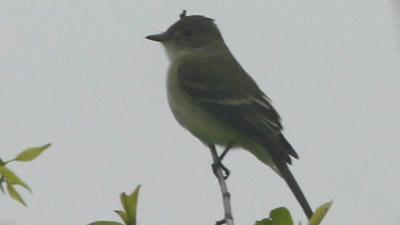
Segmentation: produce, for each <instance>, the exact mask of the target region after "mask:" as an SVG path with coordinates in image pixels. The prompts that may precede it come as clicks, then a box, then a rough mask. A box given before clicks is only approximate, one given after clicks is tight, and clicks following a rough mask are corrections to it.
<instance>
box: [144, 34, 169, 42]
mask: <svg viewBox="0 0 400 225" xmlns="http://www.w3.org/2000/svg"><path fill="white" fill-rule="evenodd" d="M146 38H147V39H149V40H152V41H158V42H161V43H163V42H165V41H168V40H169V38H168V36H167V35H166V34H165V33H162V34H154V35H149V36H147V37H146Z"/></svg>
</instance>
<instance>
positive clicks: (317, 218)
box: [308, 201, 333, 225]
mask: <svg viewBox="0 0 400 225" xmlns="http://www.w3.org/2000/svg"><path fill="white" fill-rule="evenodd" d="M332 203H333V201H329V202H327V203H325V204H323V205H321V206H320V207H318V209H317V210H315V212H314V214H313V215H312V217H311V219H310V221H309V222H308V225H318V224H320V223H321V221H322V219H323V218H324V217H325V215H326V213H327V212H328V210H329V208H330V207H331V206H332Z"/></svg>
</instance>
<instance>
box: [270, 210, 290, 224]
mask: <svg viewBox="0 0 400 225" xmlns="http://www.w3.org/2000/svg"><path fill="white" fill-rule="evenodd" d="M269 217H270V218H271V219H272V225H293V220H292V216H291V215H290V212H289V210H287V209H286V208H284V207H280V208H276V209H274V210H272V211H271V212H270V214H269Z"/></svg>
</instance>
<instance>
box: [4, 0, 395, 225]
mask: <svg viewBox="0 0 400 225" xmlns="http://www.w3.org/2000/svg"><path fill="white" fill-rule="evenodd" d="M182 9H187V10H188V14H189V15H192V14H201V15H207V16H209V17H211V18H214V19H216V23H217V24H218V25H219V27H220V29H221V31H222V33H223V36H224V38H225V40H226V42H227V44H228V46H230V48H231V50H232V52H233V53H234V55H235V56H236V57H237V59H238V60H239V62H241V64H242V66H243V67H244V68H245V69H246V70H247V71H248V72H249V73H250V74H251V75H252V77H253V78H254V79H255V80H256V81H257V82H258V84H259V86H260V87H261V88H262V89H263V90H264V91H265V92H266V94H267V95H268V96H269V97H270V98H271V99H272V100H273V103H274V105H275V107H276V108H277V110H278V111H279V113H280V114H281V116H282V118H283V124H284V126H285V135H286V136H287V138H288V139H289V141H290V142H291V143H292V145H293V146H294V147H295V149H296V150H297V152H298V153H299V155H300V158H301V159H300V160H298V161H295V162H294V165H293V166H292V167H291V168H292V171H293V173H294V174H295V176H296V177H297V179H298V181H299V183H300V185H301V186H302V189H303V191H304V192H305V194H306V196H307V197H308V199H309V201H310V203H311V204H312V206H313V207H317V206H318V205H320V204H322V203H324V202H327V201H329V200H331V199H333V200H334V205H333V207H332V209H331V211H330V212H329V214H328V216H327V218H326V220H325V223H324V224H331V225H333V224H398V222H399V221H400V214H399V206H400V203H399V202H400V193H399V189H400V182H399V180H400V179H399V175H398V172H399V170H400V166H399V164H398V163H399V159H400V157H399V149H400V140H399V133H400V116H399V115H400V114H399V110H400V100H399V99H400V90H399V85H400V76H399V75H400V61H399V59H400V45H399V29H398V28H399V27H400V26H399V25H400V22H399V21H400V20H399V19H400V17H399V15H398V10H399V4H398V1H393V0H391V1H390V0H381V1H375V0H363V1H361V0H353V1H349V0H338V1H330V2H327V1H296V2H292V1H290V2H289V1H261V0H260V1H231V0H229V1H228V0H220V1H177V0H175V1H150V0H149V1H138V0H136V1H122V0H113V1H110V0H108V1H106V0H88V1H76V0H68V1H45V0H37V1H28V0H25V1H22V0H21V1H2V2H1V5H0V30H1V31H0V32H1V35H0V156H1V157H2V159H9V158H11V157H13V156H14V155H15V154H16V153H17V152H19V151H21V150H22V149H24V148H26V147H30V146H38V145H42V144H45V143H48V142H52V143H53V146H52V147H51V148H50V149H49V150H48V151H47V152H45V153H44V154H43V155H42V156H40V158H38V159H37V160H35V161H33V162H31V163H13V164H10V167H11V168H12V169H13V170H14V171H15V172H17V174H19V175H20V176H21V178H23V179H24V180H25V181H26V182H27V183H28V184H29V185H30V187H31V188H32V189H33V191H34V194H33V195H31V194H29V193H28V192H26V191H25V190H22V189H19V190H21V193H22V195H23V197H24V198H25V200H26V202H27V203H28V205H29V207H28V208H25V207H23V206H21V205H20V204H19V203H17V202H15V201H13V200H12V199H11V198H10V197H7V196H4V195H0V224H2V225H9V224H14V225H19V224H21V225H22V224H23V225H30V224H31V225H50V224H60V225H62V224H87V223H89V222H92V221H95V220H100V219H105V220H118V217H117V215H116V214H115V213H114V212H113V210H116V209H120V207H121V206H120V203H119V198H118V195H119V194H120V193H121V192H123V191H125V192H131V191H132V190H133V189H134V188H135V186H136V185H138V184H142V185H143V186H142V191H141V194H140V199H139V201H140V202H139V211H138V220H139V224H213V223H214V221H215V220H217V219H220V218H221V217H222V215H223V212H222V203H221V197H220V193H219V188H218V185H217V181H216V179H215V178H214V176H213V174H212V173H211V169H210V161H211V156H210V154H209V152H208V150H207V149H206V148H205V147H204V146H202V144H201V143H200V142H199V141H198V140H197V139H195V138H194V137H192V136H191V135H190V134H189V133H188V132H187V131H185V130H183V129H182V128H181V127H179V125H178V124H177V123H176V122H175V120H174V118H173V117H172V114H171V113H170V111H169V108H168V105H167V101H166V96H165V73H166V69H167V66H168V61H167V58H166V57H165V54H164V50H163V49H162V47H161V45H160V44H157V43H154V42H150V41H148V40H145V39H144V37H145V36H146V35H148V34H154V33H157V32H159V31H163V30H165V29H166V28H167V27H168V26H169V25H171V24H172V23H174V22H175V21H176V20H177V19H178V14H179V13H180V12H181V10H182ZM225 165H226V166H228V167H229V168H230V169H231V172H232V175H231V177H230V178H229V180H228V185H229V186H228V187H229V189H230V191H231V194H232V196H233V197H232V201H233V212H234V216H235V220H236V223H237V224H253V223H254V221H255V220H256V219H260V218H263V217H265V216H267V215H268V213H269V210H271V209H273V208H275V207H278V206H286V207H288V208H289V209H290V210H291V212H292V213H293V217H294V218H295V221H299V220H302V221H303V222H304V221H305V216H304V215H303V212H302V210H301V208H300V206H299V205H298V203H297V202H296V200H295V198H294V197H293V195H292V194H291V193H290V191H289V189H288V188H287V187H286V184H285V183H284V182H283V180H281V179H280V178H279V177H278V176H277V175H276V174H274V172H272V170H271V169H269V168H268V167H266V166H264V165H263V164H262V163H260V162H259V161H258V160H257V159H255V157H254V156H252V155H251V154H249V153H248V152H246V151H239V150H238V151H235V152H231V153H230V154H229V155H228V157H227V158H226V159H225Z"/></svg>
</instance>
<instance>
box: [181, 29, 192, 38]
mask: <svg viewBox="0 0 400 225" xmlns="http://www.w3.org/2000/svg"><path fill="white" fill-rule="evenodd" d="M182 34H183V36H185V37H187V38H190V37H191V36H193V30H191V29H184V30H183V31H182Z"/></svg>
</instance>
